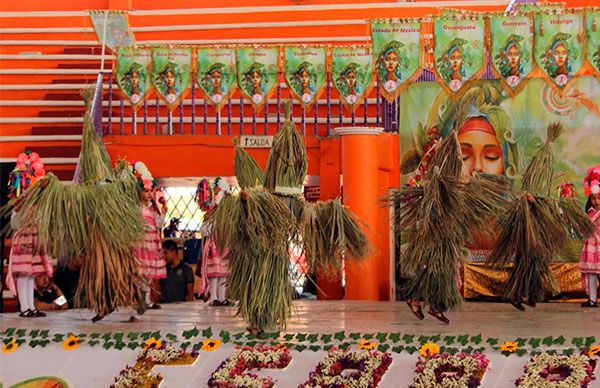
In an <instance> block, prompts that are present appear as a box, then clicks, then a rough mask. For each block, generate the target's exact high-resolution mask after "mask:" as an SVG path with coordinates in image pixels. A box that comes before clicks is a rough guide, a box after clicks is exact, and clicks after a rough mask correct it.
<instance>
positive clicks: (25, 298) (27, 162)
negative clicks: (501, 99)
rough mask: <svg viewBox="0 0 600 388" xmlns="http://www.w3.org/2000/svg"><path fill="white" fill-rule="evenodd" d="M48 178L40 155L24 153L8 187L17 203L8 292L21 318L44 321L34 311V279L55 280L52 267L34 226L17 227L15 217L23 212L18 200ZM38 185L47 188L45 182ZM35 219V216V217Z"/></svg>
mask: <svg viewBox="0 0 600 388" xmlns="http://www.w3.org/2000/svg"><path fill="white" fill-rule="evenodd" d="M45 175H46V171H45V169H44V165H43V163H42V161H41V160H40V157H39V155H38V154H37V153H35V152H32V153H29V154H26V153H22V154H20V155H19V156H18V158H17V166H16V167H15V169H14V170H13V171H12V173H11V174H10V178H9V187H10V194H9V197H10V198H11V199H16V204H15V207H14V210H13V216H12V217H11V226H12V228H13V230H14V234H13V238H12V242H11V248H10V256H9V262H8V274H7V276H6V282H7V285H8V288H9V289H10V290H11V291H12V292H13V293H14V294H15V295H16V296H17V297H18V299H19V308H20V314H19V316H20V317H26V318H32V317H45V316H46V314H45V313H43V312H41V311H39V310H38V309H37V308H35V304H34V300H33V291H34V277H35V276H36V275H48V276H49V277H52V263H51V260H50V257H49V256H48V255H47V254H46V250H45V247H44V246H40V245H39V244H38V231H37V227H35V226H22V225H16V222H15V214H16V213H17V212H18V211H19V210H20V208H21V206H20V205H21V202H20V199H19V197H20V196H21V195H22V194H23V193H24V192H25V190H26V189H27V188H28V187H30V186H32V185H33V184H35V183H36V182H37V181H39V180H40V179H41V178H43V177H44V176H45ZM38 184H40V185H42V186H43V185H44V180H42V181H41V182H39V183H38ZM32 216H33V215H32Z"/></svg>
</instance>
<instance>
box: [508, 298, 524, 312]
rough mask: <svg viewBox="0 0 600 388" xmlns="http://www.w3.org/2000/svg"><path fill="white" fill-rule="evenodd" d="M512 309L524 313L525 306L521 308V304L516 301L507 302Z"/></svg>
mask: <svg viewBox="0 0 600 388" xmlns="http://www.w3.org/2000/svg"><path fill="white" fill-rule="evenodd" d="M509 303H510V304H511V305H512V306H513V307H514V308H516V309H517V310H520V311H525V306H523V302H518V301H516V300H511V301H510V302H509Z"/></svg>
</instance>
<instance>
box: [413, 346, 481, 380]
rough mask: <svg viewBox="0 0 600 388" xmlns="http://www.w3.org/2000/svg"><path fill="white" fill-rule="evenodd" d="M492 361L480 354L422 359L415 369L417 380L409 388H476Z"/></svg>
mask: <svg viewBox="0 0 600 388" xmlns="http://www.w3.org/2000/svg"><path fill="white" fill-rule="evenodd" d="M489 364H490V361H489V360H488V358H487V357H486V356H485V355H483V354H480V353H474V354H467V353H458V354H456V355H451V354H449V353H440V354H436V355H434V356H428V357H424V358H421V357H419V360H418V361H417V365H416V367H415V379H414V381H413V383H412V384H411V385H410V387H409V388H431V387H440V388H459V387H460V388H462V387H468V388H476V387H478V386H480V385H481V380H482V379H483V376H484V375H485V372H486V371H487V368H488V365H489Z"/></svg>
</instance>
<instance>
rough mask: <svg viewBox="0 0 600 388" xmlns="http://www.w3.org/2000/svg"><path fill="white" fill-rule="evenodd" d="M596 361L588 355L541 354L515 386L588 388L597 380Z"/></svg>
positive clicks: (527, 366) (531, 361)
mask: <svg viewBox="0 0 600 388" xmlns="http://www.w3.org/2000/svg"><path fill="white" fill-rule="evenodd" d="M595 367H596V361H595V360H592V359H590V358H589V357H588V356H587V355H585V354H582V355H576V356H565V355H553V354H548V353H541V354H538V355H535V356H533V357H532V358H531V360H529V362H528V363H527V364H526V365H525V367H524V372H523V375H522V376H521V377H519V378H518V379H517V380H516V381H515V385H516V386H518V387H524V388H539V387H548V388H554V387H556V388H575V387H582V388H587V387H588V385H589V383H590V382H591V381H592V380H594V379H595V377H594V369H595Z"/></svg>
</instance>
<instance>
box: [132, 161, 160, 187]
mask: <svg viewBox="0 0 600 388" xmlns="http://www.w3.org/2000/svg"><path fill="white" fill-rule="evenodd" d="M129 171H131V172H132V173H133V175H135V177H136V179H137V180H138V181H139V182H140V186H141V187H142V188H143V189H144V190H152V189H153V188H154V187H155V181H154V177H153V176H152V174H151V173H150V170H148V167H147V166H146V165H145V164H144V162H140V161H138V162H133V163H132V164H131V165H130V166H129Z"/></svg>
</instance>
